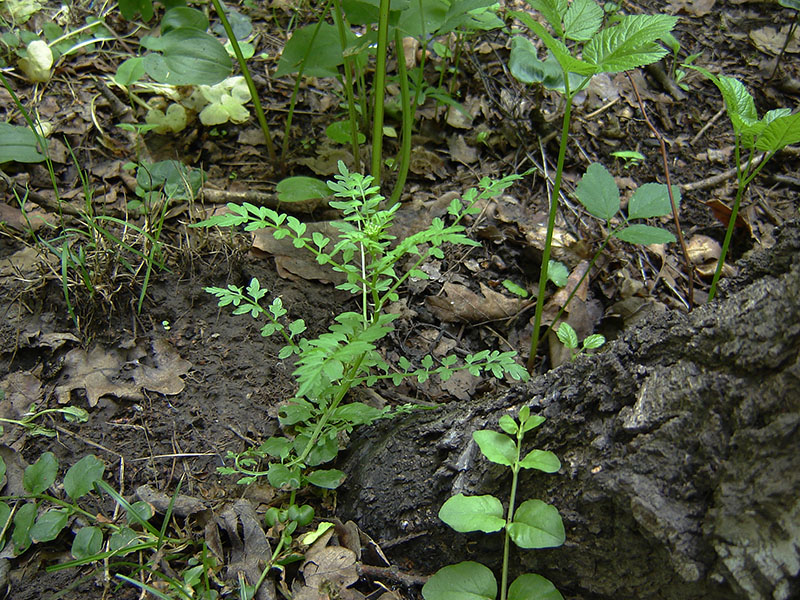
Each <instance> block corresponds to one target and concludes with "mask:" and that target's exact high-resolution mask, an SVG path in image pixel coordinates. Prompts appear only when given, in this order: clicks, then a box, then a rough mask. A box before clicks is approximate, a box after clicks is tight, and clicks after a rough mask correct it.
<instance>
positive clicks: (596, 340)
mask: <svg viewBox="0 0 800 600" xmlns="http://www.w3.org/2000/svg"><path fill="white" fill-rule="evenodd" d="M605 343H606V338H605V336H603V335H600V334H599V333H593V334H592V335H590V336H588V337H587V338H586V339H585V340H583V347H584V348H586V349H587V350H594V349H595V348H599V347H600V346H602V345H603V344H605Z"/></svg>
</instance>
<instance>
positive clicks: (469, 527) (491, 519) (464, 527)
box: [439, 494, 506, 533]
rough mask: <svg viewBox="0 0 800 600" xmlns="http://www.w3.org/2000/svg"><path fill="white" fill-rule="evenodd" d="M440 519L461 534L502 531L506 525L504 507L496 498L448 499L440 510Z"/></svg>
mask: <svg viewBox="0 0 800 600" xmlns="http://www.w3.org/2000/svg"><path fill="white" fill-rule="evenodd" d="M439 518H440V519H441V520H442V521H444V522H445V523H446V524H447V525H449V526H450V527H452V528H453V529H455V530H456V531H458V532H459V533H467V532H470V531H482V532H484V533H493V532H495V531H500V530H501V529H502V528H503V527H504V526H505V524H506V522H505V519H503V505H502V504H501V503H500V500H498V499H497V498H495V497H494V496H465V495H464V494H456V495H455V496H453V497H451V498H448V499H447V501H446V502H445V503H444V504H442V508H440V509H439Z"/></svg>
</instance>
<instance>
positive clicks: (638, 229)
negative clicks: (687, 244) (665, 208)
mask: <svg viewBox="0 0 800 600" xmlns="http://www.w3.org/2000/svg"><path fill="white" fill-rule="evenodd" d="M614 237H616V238H618V239H620V240H622V241H623V242H628V243H629V244H640V245H642V246H647V245H648V244H669V243H670V242H674V241H675V236H674V235H672V232H670V231H667V230H666V229H659V228H658V227H651V226H650V225H640V224H638V223H637V224H635V225H628V226H627V227H626V228H625V229H622V230H620V231H617V232H616V233H614Z"/></svg>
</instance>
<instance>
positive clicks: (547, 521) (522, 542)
mask: <svg viewBox="0 0 800 600" xmlns="http://www.w3.org/2000/svg"><path fill="white" fill-rule="evenodd" d="M508 534H509V535H510V536H511V539H512V540H514V543H515V544H516V545H517V546H519V547H520V548H528V549H530V548H555V547H557V546H560V545H562V544H563V543H564V540H565V539H566V534H565V532H564V523H563V522H562V521H561V515H559V514H558V510H557V509H556V507H554V506H551V505H549V504H546V503H545V502H542V501H541V500H526V501H525V502H523V503H522V504H520V505H519V508H518V509H517V510H516V512H515V513H514V522H513V523H511V525H509V526H508Z"/></svg>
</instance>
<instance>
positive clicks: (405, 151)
mask: <svg viewBox="0 0 800 600" xmlns="http://www.w3.org/2000/svg"><path fill="white" fill-rule="evenodd" d="M394 47H395V52H396V54H397V76H398V77H399V78H400V102H401V105H402V107H403V137H402V140H401V145H400V168H399V170H398V171H397V181H396V182H395V184H394V190H392V197H391V198H390V201H389V203H390V204H395V203H396V202H397V201H398V200H400V194H402V193H403V188H404V187H405V184H406V177H408V168H409V165H410V164H411V126H412V124H413V121H414V113H415V112H416V108H417V106H416V104H414V106H412V105H411V98H409V96H410V94H409V91H408V73H407V72H406V61H405V57H404V56H403V38H402V36H401V35H400V29H395V30H394Z"/></svg>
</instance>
